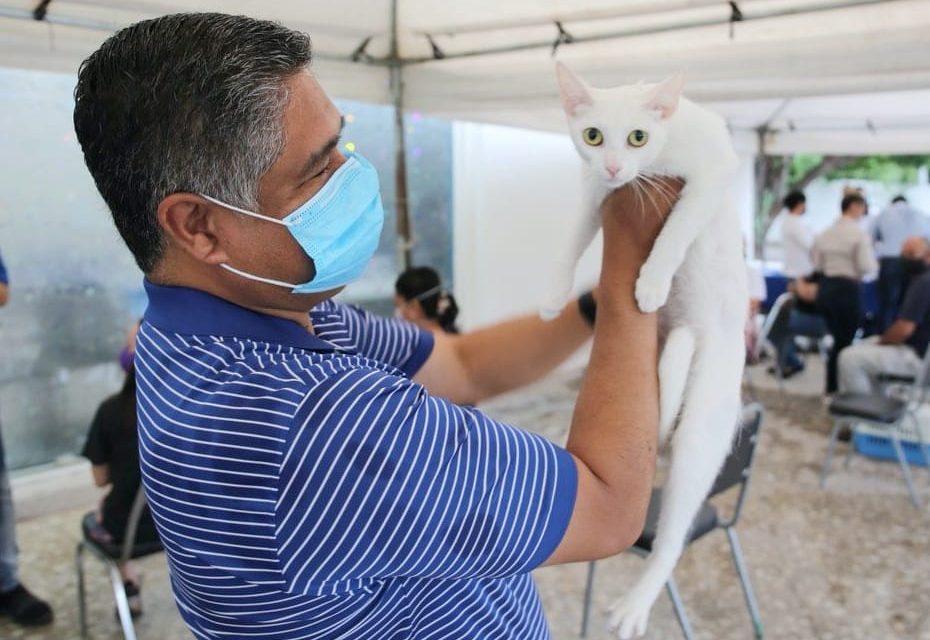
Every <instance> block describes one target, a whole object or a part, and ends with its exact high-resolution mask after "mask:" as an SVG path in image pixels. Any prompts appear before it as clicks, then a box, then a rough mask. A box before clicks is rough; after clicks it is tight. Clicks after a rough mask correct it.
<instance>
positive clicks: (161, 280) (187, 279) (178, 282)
mask: <svg viewBox="0 0 930 640" xmlns="http://www.w3.org/2000/svg"><path fill="white" fill-rule="evenodd" d="M146 277H147V278H148V279H149V281H151V282H152V283H154V284H157V285H162V286H166V287H187V288H189V289H197V290H198V291H203V292H205V293H209V294H210V295H212V296H215V297H217V298H220V299H221V300H225V301H227V302H231V303H232V304H234V305H237V306H239V307H242V308H244V309H249V310H250V311H254V312H256V313H261V314H263V315H267V316H275V317H277V318H284V319H285V320H290V321H291V322H294V323H296V324H299V325H300V326H301V327H303V328H304V329H306V330H307V331H308V332H309V333H314V330H313V322H312V321H311V320H310V309H312V308H313V307H315V306H317V305H318V304H320V303H321V302H323V301H324V300H326V299H327V298H329V297H330V296H329V295H326V294H313V295H302V296H301V297H302V298H306V300H307V302H306V309H297V310H294V309H283V308H278V307H270V306H267V305H262V304H254V303H251V302H250V301H248V300H243V299H242V296H241V295H239V292H238V291H236V290H234V289H231V288H228V287H227V286H224V284H223V283H222V282H217V281H216V279H213V278H210V279H208V278H204V277H198V275H196V274H194V275H185V276H184V277H180V276H178V275H177V274H175V273H172V272H171V271H170V270H168V269H163V268H158V269H156V270H154V271H153V272H152V273H150V274H148V275H147V276H146Z"/></svg>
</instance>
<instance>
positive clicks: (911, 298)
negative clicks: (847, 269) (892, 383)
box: [839, 237, 930, 393]
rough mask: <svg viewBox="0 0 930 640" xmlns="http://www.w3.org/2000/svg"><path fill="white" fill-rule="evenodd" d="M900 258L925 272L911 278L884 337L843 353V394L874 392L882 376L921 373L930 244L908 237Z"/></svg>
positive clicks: (929, 335) (927, 328) (929, 330)
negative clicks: (902, 300)
mask: <svg viewBox="0 0 930 640" xmlns="http://www.w3.org/2000/svg"><path fill="white" fill-rule="evenodd" d="M901 257H902V258H903V259H904V260H905V261H908V262H909V263H910V264H921V266H922V272H921V273H920V274H919V275H915V276H914V277H913V278H912V279H911V281H910V284H909V285H908V287H907V293H906V294H905V296H904V302H903V303H902V304H901V310H900V312H899V313H898V316H897V319H896V320H895V321H894V323H892V325H891V326H890V327H888V329H887V330H886V331H885V332H884V333H883V334H882V335H881V336H873V337H872V338H869V339H868V340H864V341H862V342H860V343H858V344H855V345H852V346H849V347H846V348H845V349H843V351H842V352H841V353H840V356H839V385H840V391H843V392H852V393H874V392H875V391H876V388H877V387H876V379H877V377H878V375H879V374H882V373H885V374H893V375H898V376H916V375H917V374H918V373H919V372H920V367H921V364H922V358H923V356H924V354H925V353H926V351H927V343H928V342H930V269H928V268H927V267H928V265H930V244H928V243H927V241H926V240H925V239H924V238H921V237H912V238H908V239H907V240H906V241H905V242H904V245H903V247H902V250H901ZM917 261H920V262H917Z"/></svg>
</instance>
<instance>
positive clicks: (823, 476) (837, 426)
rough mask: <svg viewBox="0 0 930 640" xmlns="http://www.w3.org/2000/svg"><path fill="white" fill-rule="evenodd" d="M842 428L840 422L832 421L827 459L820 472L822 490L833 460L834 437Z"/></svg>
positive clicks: (841, 422)
mask: <svg viewBox="0 0 930 640" xmlns="http://www.w3.org/2000/svg"><path fill="white" fill-rule="evenodd" d="M842 426H843V421H842V420H834V421H833V429H832V430H831V431H830V443H829V444H828V445H827V457H826V459H825V460H824V461H823V469H822V470H821V472H820V488H821V489H823V488H824V485H826V483H827V474H828V473H829V472H830V462H831V461H832V460H833V450H834V449H835V448H836V436H837V435H838V434H839V432H840V427H842Z"/></svg>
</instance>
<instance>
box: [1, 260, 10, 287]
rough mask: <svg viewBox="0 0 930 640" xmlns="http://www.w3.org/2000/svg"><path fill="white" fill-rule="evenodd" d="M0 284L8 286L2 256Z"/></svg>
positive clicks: (7, 276)
mask: <svg viewBox="0 0 930 640" xmlns="http://www.w3.org/2000/svg"><path fill="white" fill-rule="evenodd" d="M0 284H10V276H9V274H8V273H7V272H6V265H5V264H3V256H0Z"/></svg>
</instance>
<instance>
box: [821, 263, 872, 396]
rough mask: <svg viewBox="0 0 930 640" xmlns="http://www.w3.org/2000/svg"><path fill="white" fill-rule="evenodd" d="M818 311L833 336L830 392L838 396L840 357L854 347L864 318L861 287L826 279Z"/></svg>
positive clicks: (829, 368)
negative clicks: (847, 349) (841, 353)
mask: <svg viewBox="0 0 930 640" xmlns="http://www.w3.org/2000/svg"><path fill="white" fill-rule="evenodd" d="M817 308H818V309H820V310H821V311H822V312H823V315H824V319H825V320H826V322H827V327H828V328H829V329H830V334H831V335H832V336H833V348H832V349H831V350H830V357H829V359H828V360H827V380H826V392H827V393H834V392H835V391H836V390H837V388H838V386H839V385H838V382H837V378H838V376H837V368H838V360H839V354H840V352H841V351H843V349H845V348H846V347H848V346H849V345H850V344H852V341H853V338H855V337H856V331H857V330H858V329H859V323H860V320H861V316H862V308H861V302H860V299H859V283H857V282H855V281H853V280H847V279H845V278H826V279H825V280H824V281H823V282H822V283H821V285H820V288H819V291H818V294H817Z"/></svg>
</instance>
